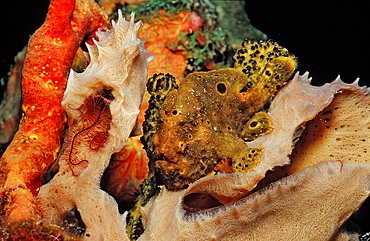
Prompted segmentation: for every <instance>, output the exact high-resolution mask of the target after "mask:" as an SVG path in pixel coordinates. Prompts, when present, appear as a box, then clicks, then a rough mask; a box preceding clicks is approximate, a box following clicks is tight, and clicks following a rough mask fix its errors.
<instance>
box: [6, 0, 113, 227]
mask: <svg viewBox="0 0 370 241" xmlns="http://www.w3.org/2000/svg"><path fill="white" fill-rule="evenodd" d="M105 24H106V20H105V18H104V16H103V14H102V13H101V12H100V9H99V8H98V7H97V5H95V3H94V2H92V1H80V0H77V1H76V3H75V1H72V0H70V1H67V0H63V1H61V0H60V1H58V0H54V1H52V2H51V4H50V7H49V12H48V16H47V19H46V20H45V23H44V24H43V25H42V26H41V27H40V28H39V29H38V30H37V31H36V32H35V33H34V35H33V36H32V37H31V39H30V41H29V44H28V49H27V56H26V59H25V62H24V68H23V72H22V110H23V112H24V114H23V117H22V120H21V125H20V127H19V130H18V131H17V133H16V134H15V136H14V139H13V141H12V142H11V144H10V145H9V147H8V148H7V150H6V151H5V153H4V155H3V156H2V158H1V166H0V170H1V171H0V173H1V176H0V185H1V187H2V188H3V189H4V191H3V193H7V194H8V195H9V199H10V200H11V202H10V203H13V202H17V205H15V203H13V204H14V205H9V204H7V205H5V207H4V208H5V209H6V214H7V215H6V221H7V222H8V221H13V220H14V221H17V220H18V221H20V220H23V219H26V218H30V217H33V216H34V215H36V213H37V208H36V207H35V204H34V200H33V199H34V198H33V196H34V195H35V194H36V193H37V189H38V188H39V187H40V186H41V180H42V175H43V174H44V173H45V171H46V168H48V166H49V165H50V164H51V163H52V162H53V161H54V160H55V158H56V155H57V153H58V151H59V150H60V143H61V139H62V134H63V131H64V122H65V113H64V109H63V108H62V106H61V104H60V102H61V100H62V97H63V94H64V91H65V88H66V80H67V76H68V74H69V69H70V67H71V64H72V60H73V56H74V54H75V52H76V50H77V48H78V46H79V45H80V44H81V42H82V41H83V39H84V38H85V37H86V38H88V37H87V35H89V34H93V33H94V32H95V31H96V30H97V29H98V28H100V27H102V26H105Z"/></svg>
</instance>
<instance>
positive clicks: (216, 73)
mask: <svg viewBox="0 0 370 241" xmlns="http://www.w3.org/2000/svg"><path fill="white" fill-rule="evenodd" d="M128 2H129V1H121V0H118V1H114V0H112V1H111V0H107V1H101V5H102V6H103V5H104V6H105V7H106V10H107V11H108V12H109V11H110V12H113V11H114V9H115V8H116V7H121V6H120V5H119V4H123V5H124V6H123V7H124V8H126V7H127V5H125V4H126V3H128ZM130 2H131V1H130ZM199 3H200V4H199ZM146 4H148V5H146ZM150 4H157V6H158V8H157V9H155V12H151V13H150V14H148V15H146V16H149V18H150V19H151V20H152V19H155V18H156V20H158V19H159V21H162V22H156V20H153V21H152V22H151V23H150V24H151V25H152V26H150V25H146V24H144V26H143V28H141V31H142V33H138V31H139V27H140V26H139V25H140V23H135V22H134V16H133V15H132V16H131V19H130V20H129V21H128V22H127V21H125V20H123V18H122V16H121V14H120V13H118V20H117V22H113V23H112V25H113V27H112V29H108V28H103V29H101V30H100V31H98V33H97V35H96V36H95V31H96V30H97V28H99V27H100V26H106V25H107V23H106V18H105V17H104V16H103V15H102V14H101V11H100V10H99V8H98V7H97V5H96V4H95V3H94V2H93V1H89V0H85V1H82V0H76V1H68V0H52V2H51V5H50V9H49V10H50V11H49V14H48V18H47V20H46V21H45V24H44V25H43V26H42V27H41V28H40V30H39V31H38V32H37V33H35V35H34V37H33V38H32V39H31V41H30V45H29V48H28V54H27V55H28V56H27V59H26V61H25V65H24V67H25V68H24V74H25V75H24V76H23V80H22V82H23V83H22V86H23V96H24V102H23V110H24V115H23V117H22V122H21V126H20V129H19V131H18V132H17V134H16V135H15V139H14V141H13V142H12V144H11V145H10V146H9V148H8V150H7V151H6V153H5V154H4V156H3V158H2V160H1V162H0V168H1V169H0V170H1V177H0V183H1V189H0V215H1V216H0V218H1V221H2V226H1V230H0V239H5V240H129V239H131V240H132V239H137V240H172V239H174V240H209V239H213V240H245V239H248V240H276V239H277V240H279V239H280V240H312V239H314V240H343V239H350V238H353V237H354V236H356V234H350V233H348V232H346V231H345V229H344V225H345V222H346V220H347V219H348V218H349V216H350V215H351V214H352V213H353V212H355V211H356V210H357V209H358V208H359V207H360V205H361V204H362V203H363V202H364V200H365V199H366V198H367V197H368V196H369V193H370V190H369V185H368V184H369V179H370V166H369V163H368V160H369V152H368V147H367V144H366V143H367V142H368V141H369V140H368V137H369V136H370V135H369V134H370V132H369V130H370V129H369V126H370V121H369V120H370V118H369V111H368V109H369V106H368V103H369V96H370V95H369V90H368V89H367V88H361V87H359V86H358V84H357V83H354V84H345V83H343V82H342V81H341V80H340V79H337V80H336V81H334V82H332V83H330V84H326V85H324V86H321V87H314V86H311V85H310V84H309V82H310V79H309V78H308V74H304V75H302V76H300V75H299V74H296V75H295V76H294V77H293V79H292V80H291V81H288V80H289V78H290V75H291V74H292V73H293V72H294V69H295V67H296V59H295V58H294V57H293V56H291V55H290V54H289V53H288V51H287V50H286V49H284V48H281V47H279V46H277V45H276V44H275V43H273V42H270V41H269V42H263V43H259V42H257V41H246V42H245V44H244V46H242V48H241V50H239V51H238V52H237V53H236V57H235V60H236V64H235V66H234V68H223V69H217V68H218V67H220V66H222V65H223V64H225V63H226V62H225V61H224V59H223V58H224V57H226V55H223V53H227V49H228V46H225V45H223V43H224V42H223V41H225V40H226V38H224V37H225V32H223V30H222V29H221V28H219V26H216V25H217V21H218V17H217V16H218V15H217V14H220V13H221V12H220V11H219V12H216V9H215V8H214V7H213V6H212V5H211V4H210V2H209V1H208V0H200V1H199V2H198V1H197V2H194V3H190V2H188V1H165V2H159V1H148V2H147V3H145V4H142V5H141V6H143V7H145V6H149V5H150ZM176 4H177V5H176ZM135 6H138V5H133V7H135ZM176 6H180V7H181V8H174V7H176ZM189 6H190V8H191V9H187V8H188V7H189ZM160 8H165V9H160ZM138 11H139V10H138ZM174 13H175V14H174ZM112 17H113V16H112V15H111V16H109V18H112ZM144 17H145V16H144ZM171 22H173V25H171V24H170V23H171ZM143 30H145V31H143ZM207 31H208V32H207ZM156 33H158V35H156ZM138 34H139V37H140V36H141V37H144V38H148V39H149V43H148V44H147V48H149V49H152V50H153V51H155V55H157V58H156V59H158V62H155V64H153V63H154V61H152V62H150V63H149V66H148V61H149V60H150V59H151V58H150V57H149V55H148V52H147V51H146V50H145V48H144V47H143V41H142V40H140V39H139V38H138ZM93 38H94V39H95V40H92V39H93ZM85 41H87V42H88V43H89V45H88V46H87V47H86V48H84V46H82V47H81V48H80V49H79V50H78V53H77V54H76V51H77V48H79V45H80V44H81V43H83V42H85ZM218 43H220V45H217V44H218ZM189 46H190V48H194V49H190V48H189ZM45 48H47V50H49V51H44V50H45ZM81 50H87V51H88V54H86V56H88V57H87V58H83V57H82V55H83V54H84V53H82V51H81ZM54 51H56V52H54ZM224 51H226V52H224ZM192 52H194V53H192ZM265 52H267V55H266V53H265ZM162 54H163V56H161V55H162ZM164 55H165V56H167V57H165V56H164ZM203 55H206V56H203ZM50 56H51V57H53V59H52V60H50V59H49V57H50ZM73 59H74V60H73ZM220 59H221V60H220ZM177 61H178V62H177ZM217 61H221V62H222V63H221V62H217ZM72 62H74V64H72ZM192 63H193V64H194V63H197V64H199V68H197V67H194V66H191V65H192ZM218 63H221V65H218ZM185 65H186V66H187V68H185ZM189 66H190V68H189ZM71 67H72V68H73V70H72V71H71V72H69V71H70V68H71ZM148 67H149V72H150V75H151V74H152V73H159V72H163V71H165V72H172V70H174V68H177V67H178V69H176V70H175V71H174V73H173V75H174V76H175V77H176V78H177V79H178V80H179V83H181V82H182V83H181V84H180V87H179V88H178V89H177V90H176V88H177V87H176V83H175V81H174V78H173V77H172V76H171V75H169V74H156V75H154V76H153V78H151V79H150V80H149V82H148V89H149V92H150V93H149V94H150V95H151V100H150V105H151V107H150V108H149V109H148V110H147V116H146V121H145V122H146V123H145V124H144V133H143V136H142V138H141V141H142V142H143V144H144V146H145V149H146V152H145V151H142V150H140V151H138V150H139V149H140V148H142V145H141V144H140V143H139V140H138V139H139V137H138V136H136V137H131V139H129V137H130V136H135V135H139V134H140V133H141V129H140V125H139V124H140V123H142V122H143V115H142V114H143V110H145V109H146V105H147V104H145V103H144V104H143V105H141V103H142V98H143V94H144V91H145V90H144V89H145V81H146V78H147V73H148ZM192 67H193V68H192ZM214 68H216V70H212V71H208V72H198V73H193V74H190V75H188V76H186V77H185V78H184V80H182V78H183V77H184V71H185V73H188V72H192V71H194V70H200V69H201V70H205V69H207V70H210V69H214ZM68 75H69V81H68V85H67V86H66V79H67V76H68ZM231 78H234V80H232V79H231ZM199 79H202V80H203V81H200V80H199ZM286 82H288V83H287V84H286V85H285V83H286ZM191 88H193V90H194V91H193V92H194V93H196V95H194V94H193V93H192V94H191V95H186V94H184V93H186V92H187V90H189V89H191ZM230 90H234V94H232V93H230ZM175 93H176V94H175ZM178 93H180V94H178ZM204 97H207V98H204ZM144 99H149V97H148V96H146V97H144ZM179 100H180V101H179ZM60 102H61V103H62V104H61V105H60ZM234 102H235V103H236V104H240V103H244V107H245V103H247V104H248V106H247V107H248V108H243V110H245V109H248V111H246V112H247V115H245V116H244V115H243V112H241V113H239V112H238V111H236V110H240V108H237V106H233V105H232V104H230V103H234ZM179 103H180V104H181V105H177V104H179ZM140 105H141V106H140ZM199 109H201V110H202V111H199ZM64 110H65V111H66V113H67V115H68V128H64V127H65V126H64V122H65V119H66V118H65V113H64ZM165 110H167V113H165ZM197 111H198V112H197ZM235 112H236V114H235ZM194 113H195V115H192V114H194ZM184 114H189V115H188V116H186V117H185V118H183V119H181V118H180V117H181V115H184ZM200 117H201V118H200ZM184 120H185V121H184ZM207 120H208V122H209V123H208V122H207ZM138 123H139V124H138ZM194 123H195V124H196V125H195V127H194V126H192V125H191V124H194ZM167 124H171V125H172V126H171V125H169V126H170V127H171V128H168V126H167ZM181 125H182V126H181ZM199 126H200V127H199ZM164 127H165V128H164ZM228 127H229V128H228ZM163 129H166V130H167V131H168V133H165V132H163V133H162V134H161V135H158V133H159V132H160V130H163ZM174 130H175V131H174ZM199 130H200V131H199ZM204 133H213V135H210V136H211V137H212V138H209V139H207V138H208V136H207V135H205V134H204ZM189 134H190V136H189ZM171 135H173V138H175V141H173V142H172V143H170V145H168V148H162V149H161V148H159V147H160V146H161V145H162V144H163V143H162V141H163V140H164V138H163V139H162V137H166V138H170V139H171V138H172V137H171ZM179 137H181V138H180V139H179ZM195 137H197V138H198V141H199V142H197V143H195V144H199V143H200V145H199V148H198V147H197V146H196V145H195V144H194V143H191V140H190V139H192V138H195ZM225 137H228V138H225ZM62 138H64V144H63V146H62V147H61V142H62ZM176 138H177V139H176ZM186 138H188V139H186ZM189 138H190V139H189ZM236 140H238V141H236ZM222 141H224V143H223V144H224V145H221V144H222ZM245 142H246V143H245ZM225 143H227V144H229V143H232V144H233V147H231V148H230V147H229V146H228V145H225ZM239 143H240V145H239ZM212 144H215V145H214V146H216V151H215V152H212V151H211V152H210V153H211V155H206V156H202V155H203V154H204V153H202V152H201V151H199V150H200V149H204V150H205V152H207V151H209V149H212V146H211V145H212ZM216 144H217V145H216ZM246 146H247V148H245V147H246ZM197 148H198V149H197ZM188 150H196V151H199V155H198V156H196V155H193V156H190V157H191V158H190V159H189V158H188V159H182V158H183V157H184V156H185V157H189V155H188V153H187V152H188ZM114 153H115V154H114ZM145 153H147V154H148V156H149V157H150V159H151V160H150V161H149V165H148V166H146V162H147V159H146V158H145ZM194 153H195V152H194ZM57 154H58V156H57ZM113 154H114V155H113ZM169 154H171V155H172V156H171V157H170V158H168V156H169ZM190 154H191V153H190ZM112 155H113V157H112ZM187 155H188V156H187ZM166 156H167V158H163V157H166ZM243 156H244V158H245V160H243V158H239V157H243ZM178 157H180V158H178ZM55 158H56V159H57V161H56V162H55V163H54V165H53V166H52V167H51V169H49V172H48V173H47V175H48V177H47V180H43V175H44V174H45V172H46V170H47V169H48V167H49V166H50V165H51V164H52V163H53V160H54V159H55ZM161 158H163V159H165V160H164V161H165V162H167V163H165V165H167V166H171V165H173V166H175V168H173V170H174V172H173V173H174V176H175V180H172V179H168V180H166V181H165V184H166V185H167V186H168V187H166V185H159V184H161V183H160V182H157V177H161V175H162V180H163V179H165V178H163V173H164V174H167V173H170V172H167V171H168V170H169V169H171V168H167V169H165V168H162V167H160V165H159V164H157V163H159V162H158V160H160V159H161ZM176 158H177V159H176ZM246 159H248V160H249V161H248V162H246ZM178 160H180V161H178ZM182 160H185V163H186V164H188V163H190V165H189V167H187V166H186V165H184V166H185V169H184V170H186V171H187V170H190V172H188V173H186V172H181V170H180V171H179V169H176V168H177V167H178V166H180V167H181V161H182ZM201 161H203V162H204V163H205V165H204V167H205V168H204V169H205V170H202V168H203V167H202V165H200V164H199V163H200V162H201ZM156 162H157V163H156ZM179 163H180V165H178V164H179ZM176 165H177V166H176ZM156 166H157V169H156V170H157V173H155V168H156ZM193 167H194V168H193ZM148 169H149V173H148V177H147V179H145V180H144V181H143V183H142V184H141V186H140V188H139V183H140V182H141V180H143V178H144V177H145V176H146V174H147V172H148ZM193 169H194V170H195V172H198V173H197V174H196V175H191V171H194V170H193ZM170 171H172V170H170ZM55 172H57V173H55ZM166 172H167V173H166ZM189 173H190V175H189ZM199 173H200V174H199ZM183 174H185V175H184V176H185V177H186V178H187V177H189V176H190V177H191V178H190V180H187V181H186V182H183V183H181V181H183V180H181V178H182V177H183V176H181V175H183ZM206 174H208V175H206ZM123 175H124V177H122V176H123ZM102 176H103V180H101V177H102ZM169 176H170V175H169ZM120 178H122V181H121V182H120ZM176 179H180V183H181V184H184V185H183V187H182V189H180V190H176V191H173V190H169V189H170V188H172V187H171V185H172V186H176V183H177V180H176ZM42 180H43V181H44V182H45V183H46V182H47V183H46V184H45V185H43V186H41V187H40V185H41V182H42ZM177 187H178V186H176V188H177ZM102 188H104V190H102ZM140 189H141V190H140ZM139 191H141V192H140V194H139V195H138V197H137V199H136V201H135V203H134V206H133V208H132V209H131V210H129V211H128V212H126V211H127V210H128V209H129V208H130V206H131V205H132V202H133V199H134V198H135V195H136V193H137V192H139Z"/></svg>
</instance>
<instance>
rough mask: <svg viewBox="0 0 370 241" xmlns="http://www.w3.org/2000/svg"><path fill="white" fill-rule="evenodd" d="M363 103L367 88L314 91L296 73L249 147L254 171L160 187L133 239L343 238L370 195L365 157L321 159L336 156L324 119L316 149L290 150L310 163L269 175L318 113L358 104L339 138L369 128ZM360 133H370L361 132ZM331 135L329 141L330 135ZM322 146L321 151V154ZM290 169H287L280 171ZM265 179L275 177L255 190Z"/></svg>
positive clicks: (336, 116)
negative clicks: (255, 159)
mask: <svg viewBox="0 0 370 241" xmlns="http://www.w3.org/2000/svg"><path fill="white" fill-rule="evenodd" d="M349 96H351V97H350V98H349ZM368 99H369V90H368V89H366V88H360V87H359V86H358V85H357V84H356V83H355V84H344V83H343V82H341V81H340V80H336V81H334V82H333V83H330V84H327V85H325V86H323V87H314V86H311V85H310V84H309V79H308V74H305V75H303V76H299V75H298V74H296V75H295V77H294V78H293V80H292V81H291V82H290V83H288V84H287V86H285V87H284V88H283V89H282V90H281V91H280V92H279V93H278V94H277V96H276V97H275V99H274V100H273V101H272V103H271V107H270V108H269V110H268V114H269V116H270V120H271V123H272V124H273V126H274V129H273V130H272V131H271V132H270V133H268V134H266V135H262V136H259V137H258V138H256V139H255V140H253V141H251V142H249V143H248V145H249V146H251V147H260V146H262V147H264V151H263V153H262V155H261V160H260V162H259V163H258V165H257V166H256V168H255V170H254V171H251V172H248V173H229V174H217V175H208V176H206V177H203V178H201V179H199V180H197V181H195V182H194V183H192V184H190V185H189V187H188V188H187V189H184V190H182V191H177V192H173V191H169V190H168V189H166V188H163V189H162V190H161V191H160V193H159V194H158V195H157V196H156V197H155V198H153V199H151V201H150V202H149V203H148V204H147V205H146V206H145V207H144V208H143V214H142V215H143V217H145V218H144V219H143V224H144V226H145V232H144V233H143V234H142V236H141V237H140V238H139V239H138V240H171V239H177V240H209V239H210V238H211V239H214V240H245V239H246V238H248V240H271V239H278V240H311V239H314V240H339V238H340V237H346V236H347V237H348V235H347V234H346V233H344V231H343V230H341V227H342V225H343V224H344V222H345V221H346V220H347V219H348V218H349V216H350V215H351V214H352V213H353V212H354V211H356V210H357V209H358V208H359V207H360V205H361V204H362V202H364V200H365V199H366V198H367V197H368V196H369V194H370V190H369V187H368V183H369V180H370V166H369V164H368V163H367V162H368V161H367V160H368V154H367V156H361V157H358V156H357V157H356V158H355V159H356V162H357V163H350V162H351V161H350V160H349V159H348V155H347V157H346V158H344V159H342V160H340V161H337V160H334V161H327V160H328V159H329V160H330V158H328V157H330V155H335V153H336V152H337V151H336V150H335V149H333V148H334V146H333V145H332V143H333V142H332V141H331V140H330V139H328V138H325V130H327V128H326V125H325V124H326V123H327V122H323V125H325V126H324V128H321V130H323V129H324V132H320V134H323V139H321V141H320V144H319V146H318V149H316V148H310V147H309V146H306V145H299V146H298V147H297V148H299V149H298V150H299V151H300V152H303V153H304V152H305V151H306V149H305V146H306V147H307V151H308V152H309V155H312V156H316V158H315V159H316V161H315V163H313V162H312V161H311V160H309V158H307V159H303V160H302V162H303V163H305V164H307V165H306V166H309V167H307V168H305V169H303V170H301V171H298V172H295V173H292V172H291V173H292V174H291V175H289V176H288V177H285V178H282V179H281V176H280V177H279V178H276V176H275V175H277V173H276V172H277V171H276V172H275V170H276V169H279V167H282V166H285V165H289V164H290V161H291V160H290V158H289V156H290V154H291V152H292V150H293V149H294V144H295V143H296V141H297V139H298V138H299V137H300V138H301V140H300V142H302V143H306V140H307V141H308V143H310V138H311V137H310V134H316V135H317V134H318V133H317V132H316V133H315V131H316V130H317V127H316V128H314V129H311V128H310V129H308V130H307V131H308V133H309V134H307V136H306V135H302V136H301V133H302V131H303V128H302V125H303V124H304V123H306V122H307V121H310V120H312V121H313V122H312V123H314V122H315V121H320V120H322V115H321V114H320V115H319V116H317V115H318V114H319V113H320V112H321V113H325V111H328V110H332V108H334V109H335V108H336V107H338V110H339V109H341V108H342V107H344V106H351V105H353V103H358V105H357V107H356V110H355V113H357V114H359V115H360V116H361V115H364V117H363V118H361V119H358V118H354V119H350V120H347V121H348V122H351V124H350V125H349V126H350V127H352V128H350V127H348V124H347V125H346V127H347V128H348V129H347V131H348V132H347V133H346V136H352V135H353V136H357V134H356V133H358V127H357V124H354V123H361V125H360V126H366V127H367V126H369V118H368V115H369V114H368V109H367V104H365V103H368V101H369V100H368ZM330 103H332V104H330ZM360 103H362V104H360ZM341 106H342V107H341ZM357 109H358V110H357ZM351 111H352V108H347V109H346V112H347V113H346V112H344V113H343V114H344V115H343V116H342V115H341V114H342V113H341V112H339V111H338V112H333V115H332V116H331V118H330V121H331V125H330V128H329V129H333V130H335V128H337V129H338V130H339V129H340V126H341V123H340V122H341V120H343V118H344V119H348V118H345V117H346V116H347V115H348V113H351ZM365 113H366V114H365ZM357 114H356V116H357ZM337 121H338V122H337ZM348 122H347V123H348ZM314 126H315V125H314ZM365 129H366V128H365ZM356 130H357V131H356ZM362 134H364V135H366V136H369V134H370V133H369V131H368V130H365V133H362ZM333 135H334V138H335V134H334V133H331V136H333ZM306 138H308V139H306ZM351 140H352V143H351V144H350V145H349V146H351V148H353V149H351V150H352V152H355V153H359V152H360V151H363V141H362V140H363V138H362V137H359V138H353V139H351ZM334 144H335V142H334ZM321 146H323V148H324V149H320V147H321ZM339 153H340V152H339ZM337 157H338V156H337ZM293 161H300V158H293ZM303 163H301V164H299V165H302V164H303ZM293 166H294V163H292V167H293ZM289 168H290V166H286V167H284V168H283V170H285V169H289ZM267 175H270V176H275V178H276V179H274V180H272V181H270V182H267V183H265V184H264V185H263V186H260V187H258V188H256V185H257V184H258V183H261V182H263V181H264V180H263V178H267ZM279 175H280V174H279ZM283 176H284V175H283ZM270 178H271V177H270ZM271 182H272V183H271ZM162 223H166V225H161V224H162ZM168 230H171V232H168ZM241 230H243V231H242V232H241ZM261 230H268V231H266V232H265V231H261Z"/></svg>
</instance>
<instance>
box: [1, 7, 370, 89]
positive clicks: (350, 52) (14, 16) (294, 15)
mask: <svg viewBox="0 0 370 241" xmlns="http://www.w3.org/2000/svg"><path fill="white" fill-rule="evenodd" d="M230 2H231V3H232V2H233V1H230ZM48 4H49V1H48V0H37V1H29V0H28V1H9V0H6V1H2V3H0V11H1V12H0V16H1V19H0V20H1V23H2V25H1V28H0V33H1V36H0V37H1V38H0V39H1V42H0V44H1V48H0V76H3V75H4V74H6V73H7V71H8V70H9V65H10V64H12V63H13V58H14V55H15V54H16V53H17V52H18V51H20V50H21V49H22V48H23V46H25V45H26V44H27V41H28V38H29V36H30V35H31V34H32V33H33V32H34V31H35V30H36V29H37V28H38V27H39V26H40V25H41V24H42V23H43V21H44V19H45V15H46V12H47V7H48ZM246 11H247V14H248V16H249V18H250V20H251V22H252V24H253V25H254V26H255V27H257V28H258V29H260V30H261V31H263V32H264V33H266V34H267V35H268V37H269V38H271V39H273V40H275V41H276V42H278V43H279V44H280V45H282V46H285V47H286V48H288V49H289V51H290V52H292V53H294V54H295V55H296V56H297V57H298V61H299V65H298V70H299V71H300V72H301V73H303V72H305V71H309V72H310V76H312V77H313V82H312V83H313V84H315V85H320V84H323V83H326V82H331V81H333V80H334V79H335V78H336V77H337V76H338V75H340V76H341V78H342V80H343V81H345V82H347V83H350V82H353V81H354V80H355V79H356V78H357V77H359V78H360V84H361V85H367V86H370V74H369V70H370V61H369V56H370V16H369V13H370V7H369V6H368V4H367V2H366V1H246ZM230 17H232V16H230Z"/></svg>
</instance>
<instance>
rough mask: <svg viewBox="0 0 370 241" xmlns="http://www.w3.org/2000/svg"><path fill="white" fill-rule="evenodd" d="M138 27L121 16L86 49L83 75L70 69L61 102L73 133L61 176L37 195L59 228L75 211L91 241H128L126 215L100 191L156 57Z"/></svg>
mask: <svg viewBox="0 0 370 241" xmlns="http://www.w3.org/2000/svg"><path fill="white" fill-rule="evenodd" d="M140 25H141V23H140V22H137V23H135V22H134V15H131V20H130V22H127V21H125V20H124V19H123V17H122V15H121V13H120V12H119V18H118V21H117V23H115V22H112V29H110V30H106V31H98V32H97V33H96V35H97V37H98V38H99V41H97V40H94V41H93V42H94V45H88V46H87V47H88V50H89V57H90V63H89V65H88V66H87V68H86V69H85V71H84V72H82V73H76V72H74V71H71V73H70V76H69V79H68V85H67V89H66V92H65V94H64V97H63V101H62V105H63V107H64V108H65V110H66V112H67V114H68V124H69V130H68V133H67V135H66V140H65V145H64V148H63V150H62V153H61V154H60V156H59V158H58V165H59V172H58V173H57V174H56V175H55V176H54V177H53V179H52V180H51V181H50V182H48V183H47V184H45V185H44V186H42V187H41V188H40V192H39V195H38V200H39V205H40V208H41V210H42V213H43V217H44V218H46V219H47V220H50V221H51V222H52V223H55V224H57V225H61V224H62V220H63V218H64V216H65V215H66V213H67V212H69V211H71V210H72V209H74V208H77V210H78V211H79V213H80V214H81V218H82V221H83V222H84V224H85V226H86V232H85V234H84V238H85V239H87V240H98V239H100V238H101V237H104V238H105V239H106V240H124V235H125V229H124V222H123V217H122V216H121V215H120V214H119V211H118V205H117V203H116V201H115V200H114V199H113V198H112V197H111V196H110V195H108V194H107V193H106V192H104V191H102V190H101V189H100V178H101V176H102V175H103V172H104V170H105V169H106V168H107V166H108V164H109V161H110V158H111V155H112V154H113V153H115V152H118V151H120V150H122V148H123V147H124V145H125V144H126V142H127V139H128V137H129V136H130V134H131V133H132V130H134V129H135V127H136V122H137V118H138V115H139V112H140V104H141V101H142V97H143V94H144V91H145V83H146V79H147V69H148V62H149V61H150V60H151V59H152V58H151V57H149V55H148V51H147V50H145V48H144V46H143V41H142V40H141V39H139V38H138V36H137V35H138V30H139V28H140ZM81 184H83V185H81Z"/></svg>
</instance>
